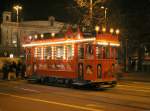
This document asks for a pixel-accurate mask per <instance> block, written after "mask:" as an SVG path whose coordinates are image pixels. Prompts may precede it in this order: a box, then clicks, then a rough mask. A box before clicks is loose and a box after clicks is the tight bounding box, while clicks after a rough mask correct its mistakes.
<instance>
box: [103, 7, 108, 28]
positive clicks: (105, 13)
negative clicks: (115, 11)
mask: <svg viewBox="0 0 150 111" xmlns="http://www.w3.org/2000/svg"><path fill="white" fill-rule="evenodd" d="M101 9H104V19H105V27H106V24H107V10H108V8H106V7H104V6H101Z"/></svg>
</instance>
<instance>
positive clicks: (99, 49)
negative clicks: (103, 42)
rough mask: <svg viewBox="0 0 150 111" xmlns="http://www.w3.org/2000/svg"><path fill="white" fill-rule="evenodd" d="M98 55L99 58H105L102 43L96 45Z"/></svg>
mask: <svg viewBox="0 0 150 111" xmlns="http://www.w3.org/2000/svg"><path fill="white" fill-rule="evenodd" d="M96 57H97V58H98V59H102V58H103V55H102V46H100V45H97V47H96Z"/></svg>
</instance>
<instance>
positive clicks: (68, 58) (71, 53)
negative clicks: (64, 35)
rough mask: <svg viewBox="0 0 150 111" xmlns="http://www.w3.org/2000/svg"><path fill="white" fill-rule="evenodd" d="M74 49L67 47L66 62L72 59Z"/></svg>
mask: <svg viewBox="0 0 150 111" xmlns="http://www.w3.org/2000/svg"><path fill="white" fill-rule="evenodd" d="M73 56H74V49H73V47H72V45H67V60H70V59H73Z"/></svg>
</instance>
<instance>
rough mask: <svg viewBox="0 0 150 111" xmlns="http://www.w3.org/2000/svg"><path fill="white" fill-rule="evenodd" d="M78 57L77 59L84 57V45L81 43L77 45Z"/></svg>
mask: <svg viewBox="0 0 150 111" xmlns="http://www.w3.org/2000/svg"><path fill="white" fill-rule="evenodd" d="M78 57H79V59H84V47H83V46H82V45H79V47H78Z"/></svg>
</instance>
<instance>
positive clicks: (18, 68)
mask: <svg viewBox="0 0 150 111" xmlns="http://www.w3.org/2000/svg"><path fill="white" fill-rule="evenodd" d="M21 69H22V63H21V61H19V62H18V64H17V65H16V77H17V78H18V77H20V76H21Z"/></svg>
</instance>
